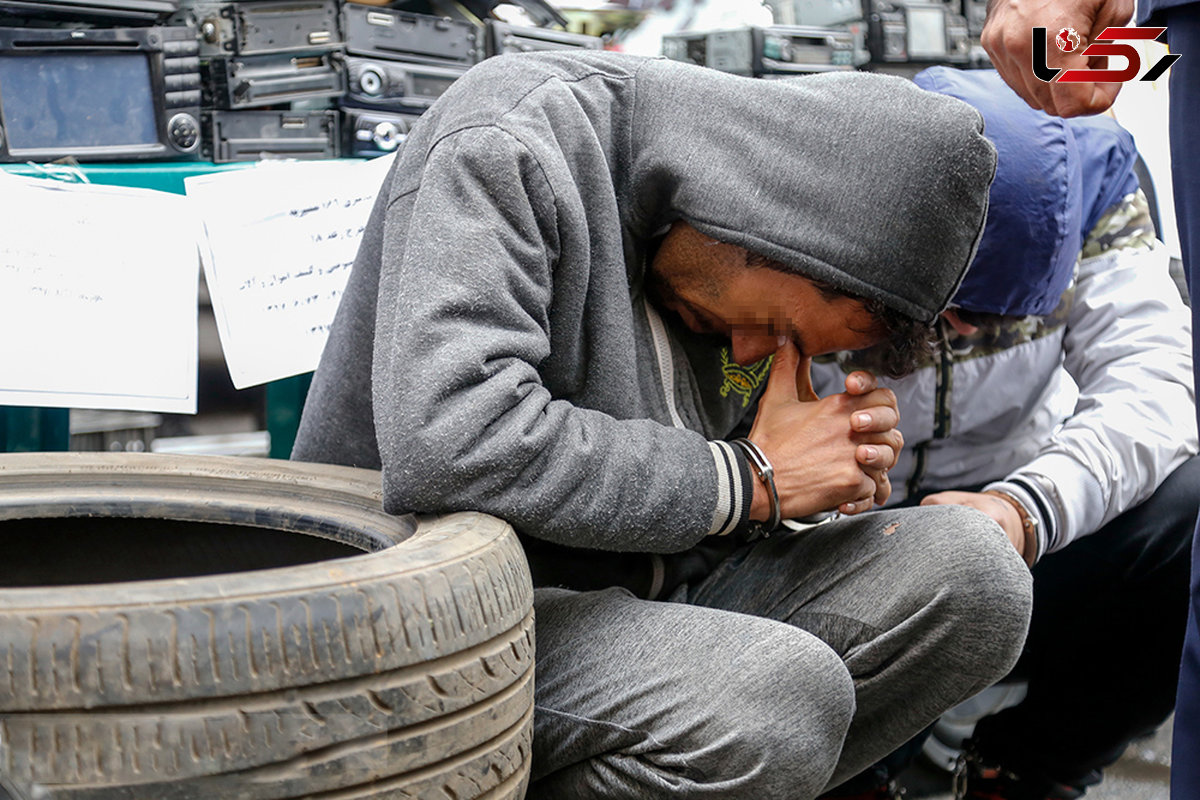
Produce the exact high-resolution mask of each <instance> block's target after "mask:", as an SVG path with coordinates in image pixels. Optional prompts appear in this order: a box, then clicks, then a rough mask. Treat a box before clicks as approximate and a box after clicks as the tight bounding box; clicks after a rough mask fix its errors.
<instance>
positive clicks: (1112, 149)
mask: <svg viewBox="0 0 1200 800" xmlns="http://www.w3.org/2000/svg"><path fill="white" fill-rule="evenodd" d="M1067 127H1069V128H1070V129H1071V133H1073V134H1074V135H1075V144H1076V145H1077V146H1078V149H1079V171H1080V173H1081V174H1082V181H1083V228H1082V231H1083V237H1084V239H1085V240H1086V239H1087V236H1088V234H1090V233H1091V232H1092V228H1095V227H1096V224H1097V223H1098V222H1100V218H1101V217H1103V216H1104V215H1105V213H1107V212H1108V210H1109V209H1111V208H1112V207H1113V206H1115V205H1116V204H1117V203H1119V202H1121V200H1123V199H1124V198H1125V197H1126V196H1128V195H1131V194H1133V193H1134V192H1136V191H1137V190H1138V177H1137V173H1136V172H1134V164H1135V163H1137V157H1138V152H1137V148H1136V147H1135V146H1134V143H1133V134H1131V133H1130V132H1129V131H1127V130H1125V129H1124V128H1122V127H1121V126H1120V125H1118V124H1117V121H1116V120H1114V119H1112V118H1111V117H1105V116H1095V117H1072V118H1071V119H1069V120H1067Z"/></svg>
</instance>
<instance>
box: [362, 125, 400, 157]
mask: <svg viewBox="0 0 1200 800" xmlns="http://www.w3.org/2000/svg"><path fill="white" fill-rule="evenodd" d="M406 133H407V132H406V131H405V130H403V129H402V128H401V127H400V126H399V125H397V124H396V123H394V122H380V123H379V124H378V125H376V126H375V130H374V131H373V132H372V135H371V141H372V142H373V143H374V144H375V146H376V147H378V148H379V149H380V150H385V151H387V152H391V151H392V150H395V149H396V148H397V147H399V146H400V143H401V142H403V141H404V138H405V135H406Z"/></svg>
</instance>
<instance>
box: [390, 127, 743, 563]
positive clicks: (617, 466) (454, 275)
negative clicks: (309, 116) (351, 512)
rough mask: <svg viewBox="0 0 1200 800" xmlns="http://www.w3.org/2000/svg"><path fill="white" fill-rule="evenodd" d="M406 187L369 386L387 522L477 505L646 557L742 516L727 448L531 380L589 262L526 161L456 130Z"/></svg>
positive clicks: (503, 144)
mask: <svg viewBox="0 0 1200 800" xmlns="http://www.w3.org/2000/svg"><path fill="white" fill-rule="evenodd" d="M402 183H403V181H402V182H401V184H402ZM408 183H409V184H410V186H408V187H401V188H398V189H397V190H396V194H395V196H393V197H392V198H391V204H390V206H389V210H388V215H387V220H388V221H387V223H386V225H387V228H386V231H385V241H384V248H383V254H382V264H383V266H382V270H381V275H380V283H379V302H378V307H377V315H376V326H377V327H376V330H377V334H376V338H375V351H374V359H373V360H374V368H373V375H372V381H373V385H372V397H373V405H374V417H375V427H376V431H377V438H378V443H379V451H380V457H381V460H382V469H383V482H384V502H385V506H386V507H387V508H388V510H390V511H400V510H415V511H419V512H443V511H450V510H464V509H471V510H479V511H485V512H488V513H491V514H494V515H496V516H499V517H501V518H504V519H506V520H508V521H509V522H511V523H512V524H513V525H514V526H516V527H517V528H518V529H520V530H522V531H523V532H525V533H527V534H530V535H533V536H536V537H539V538H543V539H547V540H550V541H554V542H557V543H560V544H566V545H571V546H576V547H590V548H599V549H606V550H622V551H649V552H672V551H677V550H682V549H685V548H687V547H689V546H691V545H693V544H695V543H696V542H697V541H699V540H700V539H701V538H703V537H704V536H705V535H707V534H710V533H714V532H718V531H717V525H716V522H717V520H721V521H722V524H723V525H724V527H725V528H726V529H727V530H732V529H733V528H734V527H736V523H740V522H744V520H745V518H746V517H747V516H748V514H747V511H748V509H744V508H742V507H741V506H742V505H743V503H742V498H741V497H735V496H731V493H730V491H729V488H728V487H729V485H730V480H731V477H730V473H731V471H737V470H739V468H740V467H739V465H738V464H736V463H731V462H730V454H729V453H728V452H727V451H728V450H730V448H728V446H727V445H721V444H719V443H710V442H709V441H707V440H706V439H705V437H704V436H702V435H701V434H699V433H696V432H694V431H690V430H683V429H679V428H672V427H669V426H665V425H662V424H659V423H657V422H654V421H652V420H645V419H628V420H620V419H616V418H614V417H612V416H610V415H608V414H604V413H601V412H598V411H595V410H590V409H587V408H582V407H579V406H576V405H574V404H573V403H571V402H570V401H569V400H567V399H562V398H555V397H552V396H551V394H550V392H549V390H548V389H547V388H546V387H545V386H544V385H543V384H542V382H541V380H540V377H539V373H538V365H539V364H540V363H542V362H543V361H544V360H545V359H547V358H548V357H549V355H550V330H549V327H550V319H551V317H550V314H549V307H550V303H551V300H552V297H553V276H554V274H555V271H556V270H560V269H573V268H578V269H586V268H587V265H578V266H577V267H576V266H573V265H571V264H563V263H559V261H558V243H559V239H558V228H557V225H558V220H557V218H556V198H555V196H554V193H553V190H552V188H551V186H550V184H549V183H548V181H547V179H546V177H545V175H544V173H543V172H542V170H541V169H540V167H539V165H538V163H537V161H536V159H535V158H534V157H533V156H532V154H531V153H530V152H529V150H528V149H527V148H526V147H524V146H523V145H522V144H521V143H520V142H519V141H518V140H517V139H516V138H514V137H513V136H511V135H510V134H508V133H506V132H505V131H503V130H501V129H500V128H497V127H480V128H471V129H466V130H463V131H459V132H457V133H454V134H451V135H449V136H447V137H446V138H444V139H442V140H441V141H439V142H438V143H437V144H436V145H435V146H434V147H433V148H432V150H431V151H430V153H429V155H428V157H427V160H426V162H425V164H424V167H423V170H422V173H421V177H420V181H419V184H417V182H415V181H412V180H409V181H408ZM583 300H584V298H579V299H578V302H583ZM719 467H720V469H719ZM720 470H724V473H723V474H722V473H721V472H720ZM739 480H740V477H739ZM746 505H748V504H746ZM735 509H736V511H737V513H736V514H735V513H734V512H735ZM731 516H732V517H733V518H734V519H733V522H734V524H728V520H729V518H730V517H731Z"/></svg>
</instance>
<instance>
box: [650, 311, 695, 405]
mask: <svg viewBox="0 0 1200 800" xmlns="http://www.w3.org/2000/svg"><path fill="white" fill-rule="evenodd" d="M642 305H643V306H644V307H645V309H646V321H647V322H649V323H650V339H651V341H652V342H653V343H654V357H655V360H656V361H657V362H658V377H659V379H660V380H661V381H662V387H663V394H664V395H665V396H666V400H667V414H668V415H670V417H671V424H672V425H674V426H675V427H676V428H686V427H687V426H686V425H684V424H683V417H681V416H679V409H678V408H677V407H676V405H675V358H674V356H672V355H671V339H670V337H669V336H667V326H666V325H664V324H663V321H662V317H660V316H659V315H658V312H657V311H655V310H654V307H653V306H651V305H650V301H649V300H646V299H643V300H642Z"/></svg>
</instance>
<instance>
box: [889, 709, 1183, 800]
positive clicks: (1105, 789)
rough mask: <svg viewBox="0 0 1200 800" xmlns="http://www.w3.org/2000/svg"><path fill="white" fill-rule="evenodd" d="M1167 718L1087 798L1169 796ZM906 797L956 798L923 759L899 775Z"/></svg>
mask: <svg viewBox="0 0 1200 800" xmlns="http://www.w3.org/2000/svg"><path fill="white" fill-rule="evenodd" d="M1173 721H1174V718H1172V719H1169V720H1167V722H1166V723H1165V724H1164V725H1163V726H1162V728H1160V729H1159V731H1158V732H1157V733H1156V734H1154V736H1151V737H1149V738H1147V739H1141V740H1138V741H1135V742H1134V743H1133V744H1131V745H1130V746H1129V748H1128V749H1127V750H1126V751H1125V754H1124V755H1123V756H1121V758H1120V760H1119V761H1117V763H1115V764H1113V765H1112V766H1111V767H1110V768H1109V769H1107V770H1106V771H1105V773H1104V780H1103V781H1102V782H1101V783H1100V785H1099V786H1094V787H1092V789H1091V790H1090V791H1089V792H1088V793H1087V795H1086V798H1087V800H1169V795H1170V786H1169V784H1170V775H1171V724H1172V722H1173ZM900 780H901V782H902V784H903V785H904V786H905V788H906V790H907V793H906V795H905V800H915V798H924V800H953V797H954V794H953V792H952V791H951V786H950V776H949V774H947V773H945V772H942V771H941V770H939V769H937V768H935V767H932V766H930V765H929V764H927V763H926V762H924V761H923V760H921V761H919V762H918V763H917V764H915V765H913V766H912V767H910V768H909V769H908V770H906V771H905V772H903V773H902V774H901V776H900Z"/></svg>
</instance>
